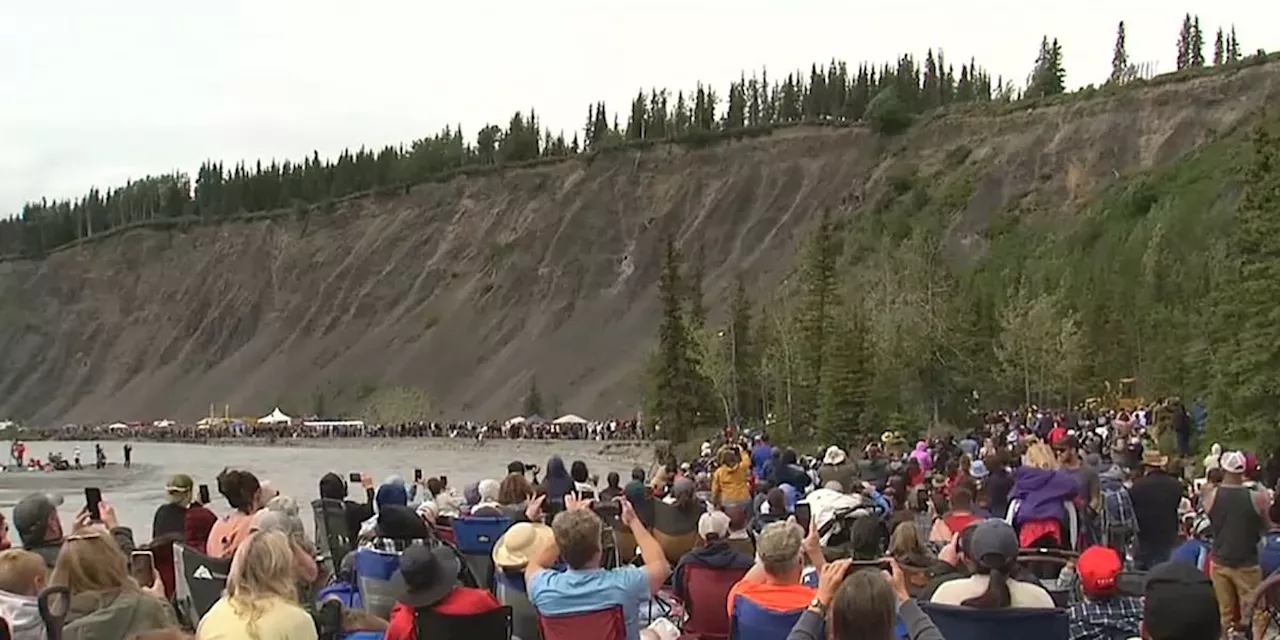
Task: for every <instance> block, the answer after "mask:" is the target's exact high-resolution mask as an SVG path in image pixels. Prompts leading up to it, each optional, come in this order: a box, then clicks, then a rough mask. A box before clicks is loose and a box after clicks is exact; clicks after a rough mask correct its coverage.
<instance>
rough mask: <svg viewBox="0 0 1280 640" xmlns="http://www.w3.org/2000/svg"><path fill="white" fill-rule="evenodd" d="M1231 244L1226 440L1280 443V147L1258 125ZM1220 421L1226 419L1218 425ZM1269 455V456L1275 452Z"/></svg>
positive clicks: (1225, 299) (1219, 311) (1218, 415)
mask: <svg viewBox="0 0 1280 640" xmlns="http://www.w3.org/2000/svg"><path fill="white" fill-rule="evenodd" d="M1252 142H1253V145H1252V146H1253V158H1252V162H1251V163H1250V165H1249V167H1248V168H1247V170H1246V171H1245V176H1244V193H1243V195H1242V197H1241V200H1240V203H1239V205H1238V206H1237V208H1236V213H1235V228H1234V230H1233V232H1232V242H1230V243H1229V244H1228V245H1227V250H1228V252H1229V253H1228V260H1229V261H1228V263H1227V264H1228V267H1229V275H1228V276H1227V278H1226V279H1225V280H1226V281H1225V282H1224V283H1223V284H1222V285H1220V286H1218V287H1216V288H1215V290H1214V294H1215V300H1214V302H1215V305H1214V307H1215V314H1214V315H1215V325H1216V326H1215V328H1216V331H1215V335H1214V338H1215V342H1217V344H1216V345H1215V348H1214V362H1215V365H1216V366H1215V376H1214V387H1215V393H1214V396H1215V402H1214V405H1213V406H1212V411H1211V413H1210V415H1211V416H1212V417H1213V419H1214V421H1215V422H1214V428H1215V430H1216V431H1217V432H1218V436H1219V437H1229V438H1231V439H1233V440H1234V441H1237V442H1239V441H1242V440H1243V441H1244V442H1250V443H1254V444H1266V445H1275V444H1277V441H1278V440H1280V424H1278V422H1277V421H1278V420H1280V323H1278V322H1276V320H1275V308H1276V300H1280V149H1277V140H1276V138H1275V137H1274V136H1273V135H1272V134H1271V133H1270V132H1269V131H1268V130H1267V129H1266V127H1265V126H1264V124H1262V123H1259V125H1258V126H1257V128H1256V129H1255V130H1254V133H1253V140H1252ZM1219 419H1220V420H1221V421H1219ZM1267 450H1270V448H1269V447H1268V448H1267Z"/></svg>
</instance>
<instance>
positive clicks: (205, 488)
mask: <svg viewBox="0 0 1280 640" xmlns="http://www.w3.org/2000/svg"><path fill="white" fill-rule="evenodd" d="M200 504H206V505H207V504H209V485H207V484H202V485H200Z"/></svg>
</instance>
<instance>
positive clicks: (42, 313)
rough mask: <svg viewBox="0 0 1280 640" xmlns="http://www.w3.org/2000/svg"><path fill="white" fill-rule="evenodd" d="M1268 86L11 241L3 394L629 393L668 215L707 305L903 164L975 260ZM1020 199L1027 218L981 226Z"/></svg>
mask: <svg viewBox="0 0 1280 640" xmlns="http://www.w3.org/2000/svg"><path fill="white" fill-rule="evenodd" d="M1278 87H1280V64H1277V63H1269V64H1264V65H1259V66H1253V67H1248V68H1244V69H1240V70H1236V71H1231V72H1227V73H1222V74H1217V75H1206V76H1203V77H1197V78H1193V79H1187V80H1182V81H1177V82H1165V83H1153V84H1152V85H1151V86H1146V87H1143V88H1138V89H1131V90H1123V91H1119V92H1099V93H1097V94H1095V95H1093V96H1075V97H1068V98H1063V99H1059V100H1052V101H1046V102H1042V103H1041V104H1039V105H1037V106H1033V107H1031V108H1009V107H997V106H995V105H991V106H988V107H986V108H975V109H970V110H968V111H966V112H963V113H959V112H955V113H949V114H936V115H934V116H932V117H927V118H925V119H923V120H922V121H920V122H918V123H917V124H916V125H914V126H913V127H912V128H911V129H910V130H908V131H907V132H906V133H905V134H902V135H900V136H897V137H894V138H883V137H881V136H879V135H877V134H875V133H873V132H871V131H868V130H865V129H862V128H826V127H800V128H793V129H786V130H781V131H779V132H777V133H775V134H773V135H771V136H768V137H762V138H749V139H742V140H738V141H732V142H726V143H723V144H716V145H712V146H707V147H704V148H682V147H677V146H670V145H667V146H658V147H654V148H650V149H646V150H643V151H638V150H632V151H618V152H615V153H610V154H602V155H599V156H596V157H593V158H589V159H575V160H569V161H566V162H563V163H560V164H556V165H550V166H540V167H535V168H529V169H519V170H511V171H507V172H502V173H496V174H492V175H486V176H472V177H461V178H457V179H454V180H452V181H450V182H447V183H443V184H425V185H419V186H417V187H414V188H413V189H412V190H411V191H409V192H408V193H406V194H403V195H397V196H394V197H391V196H374V197H367V198H361V199H352V200H348V201H345V202H341V203H339V204H338V205H337V206H336V208H335V209H334V210H333V211H332V212H328V213H313V214H310V215H306V216H301V215H299V216H293V215H286V216H280V217H276V218H273V219H269V220H262V221H254V222H238V223H232V224H225V225H221V226H206V227H192V228H187V229H175V230H168V231H159V230H145V229H144V230H135V231H130V232H128V233H123V234H119V235H115V236H112V237H110V238H107V239H104V240H101V241H97V242H91V243H86V244H84V245H82V246H78V247H75V248H73V249H69V250H67V251H62V252H58V253H55V254H53V255H51V256H49V257H47V258H45V259H43V260H39V261H14V262H6V263H0V417H12V418H16V419H22V420H26V421H28V422H31V423H34V424H61V423H62V422H101V421H110V420H150V419H159V418H174V419H180V420H194V419H196V418H198V417H200V416H202V415H204V414H205V413H206V412H207V411H208V408H209V406H210V405H211V404H214V405H217V406H218V407H219V411H220V410H221V407H222V405H223V404H230V405H231V407H232V410H233V413H245V414H262V413H265V412H267V411H269V410H270V409H271V408H272V406H273V405H276V404H280V405H281V406H282V408H283V409H285V411H286V412H291V413H298V414H301V413H310V412H312V411H315V410H317V409H318V408H322V409H323V410H324V411H325V412H327V413H339V412H343V411H349V410H352V409H353V408H354V407H356V406H358V405H359V404H360V403H361V402H363V401H366V400H367V399H368V398H369V397H371V396H375V395H376V394H389V395H390V396H394V395H396V394H397V393H400V394H403V392H398V391H396V390H404V389H420V390H423V391H424V392H425V393H426V394H427V395H428V396H429V397H430V398H431V402H432V404H433V405H434V407H435V411H433V413H435V414H436V415H438V416H443V417H462V418H474V419H488V418H502V417H506V416H508V415H512V414H514V413H517V412H519V410H520V400H521V398H522V397H523V395H524V393H525V391H526V389H527V387H528V384H529V379H530V376H532V375H534V374H535V373H536V375H537V380H538V384H539V387H540V388H541V389H542V391H543V394H544V397H545V396H555V397H556V398H557V399H558V400H559V409H560V410H562V411H564V412H570V411H572V412H574V413H578V414H581V415H584V416H591V417H596V416H600V417H603V416H609V415H614V416H623V415H632V414H634V412H635V411H636V409H637V407H638V406H639V389H640V384H639V376H638V375H637V374H638V372H639V370H640V366H641V364H642V363H643V361H644V358H645V356H646V354H647V352H648V350H649V348H650V345H651V344H652V338H653V335H654V331H655V326H656V319H657V318H656V316H657V311H658V307H657V303H656V297H655V292H656V288H655V287H656V281H657V273H658V270H659V267H660V264H659V263H660V259H661V255H660V254H661V250H662V247H661V242H660V240H661V238H662V236H663V235H664V234H665V233H671V234H674V236H675V237H676V238H677V240H678V242H679V243H680V244H681V245H682V246H683V247H684V248H686V249H692V248H693V247H695V246H697V245H701V246H702V247H704V248H705V252H706V264H707V282H706V294H707V300H708V304H709V306H710V308H711V309H712V315H713V317H718V314H720V313H721V311H722V309H723V305H724V302H725V299H726V298H727V295H728V289H729V284H730V282H731V279H732V278H733V276H734V274H736V273H737V272H739V271H742V272H743V273H744V274H746V277H747V279H748V281H749V282H750V283H752V285H753V286H752V290H753V293H754V294H755V295H757V299H759V298H764V297H767V296H768V295H769V292H771V291H776V290H777V288H778V286H779V284H780V283H781V282H782V281H783V280H784V279H785V278H786V277H787V275H788V273H789V272H790V271H791V269H792V268H793V266H794V260H793V254H794V252H795V249H796V247H797V244H798V242H799V241H800V239H801V238H802V237H803V234H804V232H805V231H806V230H807V228H808V223H809V222H810V221H811V220H813V219H814V218H815V216H816V214H817V213H818V212H820V211H822V210H823V209H831V210H833V211H837V212H838V213H839V215H840V216H843V217H847V218H849V219H853V220H857V219H859V217H860V216H866V215H870V213H869V212H870V211H871V209H872V208H873V207H875V206H877V203H882V202H883V201H884V194H885V193H889V192H892V191H894V190H895V189H901V188H902V186H901V183H902V180H903V178H902V175H903V173H904V171H905V172H907V173H909V174H910V176H911V179H912V180H914V181H915V182H917V183H922V184H926V185H944V184H947V183H949V182H951V181H952V177H953V176H960V175H962V176H964V179H965V183H966V184H967V185H968V188H966V189H964V190H963V192H961V193H960V194H959V195H960V197H959V198H958V200H957V202H955V203H953V204H952V205H951V206H950V207H949V208H948V209H947V210H946V211H944V212H943V213H944V214H945V215H946V216H949V217H948V218H947V221H946V228H947V237H948V239H949V240H950V242H949V246H950V247H951V248H952V249H953V250H954V251H953V255H952V258H953V259H954V260H956V261H957V263H958V264H959V263H966V262H968V263H972V262H973V261H981V260H982V259H983V256H984V255H985V254H986V253H987V252H989V251H992V243H997V242H1000V243H1007V244H1009V243H1012V244H1017V243H1020V242H1028V241H1030V240H1029V239H1032V238H1035V237H1036V236H1038V235H1041V234H1045V233H1052V232H1053V231H1054V230H1057V229H1066V228H1069V227H1070V226H1071V225H1072V220H1073V216H1074V215H1076V214H1077V213H1079V212H1081V211H1084V210H1086V209H1088V208H1089V207H1091V206H1093V205H1094V203H1096V202H1098V199H1099V197H1100V196H1102V195H1104V194H1106V193H1108V192H1109V190H1114V189H1117V188H1123V187H1124V185H1126V184H1128V183H1129V182H1130V181H1132V180H1135V179H1138V178H1140V177H1142V176H1145V175H1148V174H1150V173H1151V172H1153V171H1159V170H1161V169H1162V168H1168V167H1171V166H1174V165H1176V164H1177V163H1179V162H1183V161H1185V160H1186V159H1187V158H1189V157H1191V156H1193V155H1194V153H1195V152H1197V151H1198V150H1199V149H1201V148H1203V147H1204V146H1205V145H1207V144H1210V143H1214V142H1215V141H1220V140H1221V139H1223V138H1224V137H1225V136H1228V135H1230V134H1233V133H1234V132H1236V131H1238V130H1239V129H1240V128H1241V127H1242V126H1244V125H1248V124H1250V123H1251V122H1252V121H1253V120H1254V119H1255V118H1256V113H1257V112H1258V110H1259V108H1260V107H1262V106H1263V105H1264V104H1265V103H1267V102H1268V101H1271V102H1272V103H1274V102H1275V100H1276V95H1277V90H1278ZM953 195H954V192H953ZM1011 215H1012V216H1017V215H1025V216H1029V217H1033V218H1034V220H1035V221H1036V224H1034V225H1020V226H1018V227H1017V229H1016V230H1015V231H1014V232H1012V233H1002V234H992V233H989V231H990V230H991V229H992V226H993V225H996V224H999V225H1005V226H1007V225H1008V224H1009V222H1008V218H1009V216H1011ZM1002 228H1003V227H1002Z"/></svg>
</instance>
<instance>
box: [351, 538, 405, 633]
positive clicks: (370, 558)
mask: <svg viewBox="0 0 1280 640" xmlns="http://www.w3.org/2000/svg"><path fill="white" fill-rule="evenodd" d="M355 555H356V560H355V572H356V588H357V589H358V590H359V592H360V600H361V601H362V602H363V603H364V607H365V610H366V611H368V612H369V613H372V614H373V615H375V616H378V617H379V618H382V619H383V620H386V619H388V618H390V617H391V609H392V607H394V606H395V605H396V596H397V594H396V590H395V588H394V587H392V585H391V576H392V575H394V574H395V572H396V570H398V569H399V568H400V555H399V554H396V553H387V552H385V551H379V550H376V549H356V551H355Z"/></svg>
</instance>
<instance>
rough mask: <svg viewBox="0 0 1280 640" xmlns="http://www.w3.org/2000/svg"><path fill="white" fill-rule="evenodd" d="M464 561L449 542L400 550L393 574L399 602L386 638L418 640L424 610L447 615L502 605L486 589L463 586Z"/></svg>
mask: <svg viewBox="0 0 1280 640" xmlns="http://www.w3.org/2000/svg"><path fill="white" fill-rule="evenodd" d="M461 569H462V567H461V561H460V560H459V559H458V555H457V554H456V553H454V552H453V550H452V549H450V548H449V547H446V546H439V547H435V548H431V547H428V546H427V545H425V544H423V543H420V542H419V543H415V544H413V545H411V546H410V547H409V548H407V549H405V550H404V552H402V553H401V554H400V569H399V570H397V571H396V573H395V574H394V575H393V576H392V577H391V582H392V585H393V588H395V590H396V593H397V596H396V604H395V606H394V607H392V609H391V620H390V622H389V624H388V625H387V632H386V640H414V639H415V638H416V637H417V636H416V635H415V634H416V631H415V628H414V627H415V621H416V618H417V615H418V613H419V611H420V610H424V609H430V610H431V611H433V612H435V613H438V614H441V615H446V616H472V615H478V614H482V613H488V612H490V611H493V610H494V609H499V608H501V607H502V605H501V603H499V602H498V599H497V598H495V597H494V596H493V594H492V593H489V592H488V591H487V590H485V589H478V588H472V587H464V586H461V585H460V584H459V582H458V573H459V571H461Z"/></svg>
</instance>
